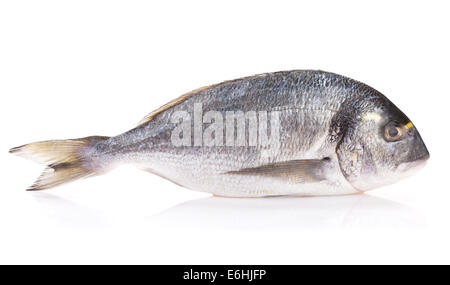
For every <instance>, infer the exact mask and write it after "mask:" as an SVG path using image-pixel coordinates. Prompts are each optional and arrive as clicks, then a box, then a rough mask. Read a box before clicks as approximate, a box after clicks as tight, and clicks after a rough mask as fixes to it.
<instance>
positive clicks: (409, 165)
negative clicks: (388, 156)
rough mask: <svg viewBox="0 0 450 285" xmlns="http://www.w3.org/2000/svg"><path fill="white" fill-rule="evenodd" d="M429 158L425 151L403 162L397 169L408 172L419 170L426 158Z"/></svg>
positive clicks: (424, 163)
mask: <svg viewBox="0 0 450 285" xmlns="http://www.w3.org/2000/svg"><path fill="white" fill-rule="evenodd" d="M429 158H430V154H429V153H426V154H424V155H423V156H421V157H419V158H417V159H415V160H413V161H409V162H405V163H402V164H400V165H399V166H398V167H397V169H398V170H400V171H401V172H409V171H413V170H416V171H417V170H419V169H422V168H423V167H424V166H425V165H426V162H427V160H428V159H429Z"/></svg>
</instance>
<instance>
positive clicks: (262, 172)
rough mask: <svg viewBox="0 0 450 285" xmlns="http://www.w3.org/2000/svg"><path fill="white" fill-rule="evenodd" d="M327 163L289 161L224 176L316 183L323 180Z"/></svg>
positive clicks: (323, 160)
mask: <svg viewBox="0 0 450 285" xmlns="http://www.w3.org/2000/svg"><path fill="white" fill-rule="evenodd" d="M329 161H330V159H329V158H323V159H305V160H290V161H283V162H277V163H271V164H266V165H262V166H258V167H253V168H242V169H240V170H236V171H229V172H226V174H233V175H247V176H261V177H271V178H274V179H281V180H285V181H286V180H287V181H289V182H291V183H307V182H318V181H321V180H324V179H325V177H324V167H326V165H327V164H329Z"/></svg>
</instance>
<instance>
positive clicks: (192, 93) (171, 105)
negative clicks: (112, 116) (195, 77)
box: [138, 84, 217, 125]
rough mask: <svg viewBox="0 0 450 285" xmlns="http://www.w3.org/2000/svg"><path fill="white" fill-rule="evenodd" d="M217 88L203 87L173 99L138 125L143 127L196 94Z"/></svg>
mask: <svg viewBox="0 0 450 285" xmlns="http://www.w3.org/2000/svg"><path fill="white" fill-rule="evenodd" d="M215 86H217V84H216V85H211V86H205V87H201V88H198V89H195V90H192V91H191V92H188V93H186V94H183V95H181V96H180V97H178V98H175V99H173V100H172V101H170V102H169V103H167V104H164V105H163V106H161V107H159V108H158V109H156V110H155V111H153V112H151V113H150V114H148V115H147V116H145V117H144V118H143V119H142V120H141V121H140V122H139V124H138V125H142V124H145V123H147V122H150V121H151V120H153V118H155V117H156V116H157V115H159V114H161V113H162V112H164V111H166V110H167V109H170V108H172V107H173V106H175V105H178V104H180V103H181V102H183V101H185V100H187V99H188V98H190V97H192V96H194V95H195V94H198V93H200V92H202V91H205V90H208V89H210V88H213V87H215Z"/></svg>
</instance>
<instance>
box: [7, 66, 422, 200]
mask: <svg viewBox="0 0 450 285" xmlns="http://www.w3.org/2000/svg"><path fill="white" fill-rule="evenodd" d="M49 142H52V144H50V145H52V146H53V147H54V148H55V146H56V149H58V146H59V145H61V149H67V144H70V145H74V144H75V145H74V146H73V147H72V148H73V151H71V152H69V153H68V154H64V155H65V156H66V157H67V156H68V157H69V158H63V157H55V155H53V156H52V155H51V154H50V153H51V152H50V151H48V146H49ZM39 144H40V145H39ZM63 146H66V147H63ZM12 151H13V152H17V153H18V154H21V155H24V156H27V157H31V158H36V157H37V156H39V154H40V156H41V157H46V156H47V158H46V159H44V161H43V162H44V163H46V164H47V165H49V167H48V170H49V171H47V172H50V174H46V172H44V174H43V176H41V178H40V179H38V181H37V182H36V183H35V185H33V186H32V187H31V190H39V189H45V188H49V187H52V186H56V185H58V184H61V183H63V182H66V181H70V180H74V179H77V178H81V177H86V176H90V175H92V174H100V173H103V172H105V171H106V170H108V169H110V168H111V167H113V166H114V165H117V164H120V163H128V164H133V165H136V166H138V167H140V168H142V169H144V170H147V171H149V172H152V173H154V174H157V175H159V176H162V177H164V178H167V179H169V180H171V181H173V182H175V183H177V184H179V185H182V186H184V187H186V188H189V189H192V190H197V191H204V192H209V193H212V194H215V195H219V196H231V197H261V196H278V195H302V196H307V195H332V194H351V193H360V192H363V191H367V190H370V189H373V188H376V187H378V186H382V185H385V184H389V183H393V182H395V181H397V180H398V179H400V178H401V177H403V176H406V175H408V174H409V172H411V170H414V169H417V168H418V167H419V166H422V165H423V162H424V161H425V160H426V159H427V158H428V157H429V154H428V151H427V149H426V147H425V145H424V143H423V141H422V139H421V137H420V135H419V133H418V131H417V130H416V128H415V127H414V125H413V124H412V123H411V122H410V120H409V119H408V118H407V117H406V116H405V115H404V114H403V113H402V112H401V111H400V110H399V109H398V108H397V107H396V106H395V105H394V104H392V103H391V102H390V101H389V100H388V99H387V98H386V97H385V96H383V95H382V94H381V93H379V92H378V91H376V90H375V89H373V88H371V87H369V86H367V85H365V84H363V83H361V82H358V81H355V80H352V79H350V78H347V77H344V76H341V75H337V74H333V73H328V72H323V71H312V70H295V71H284V72H275V73H266V74H261V75H255V76H251V77H246V78H241V79H236V80H231V81H226V82H223V83H220V84H217V85H213V86H209V87H204V88H201V89H198V90H194V91H192V92H189V93H187V94H185V95H183V96H181V97H180V98H178V99H175V100H174V101H171V102H169V103H168V104H166V105H165V106H163V107H161V108H160V109H158V110H156V111H154V112H152V113H151V114H150V115H149V116H147V117H146V118H145V119H144V120H143V121H142V122H141V124H139V125H138V126H137V127H135V128H134V129H131V130H130V131H128V132H125V133H123V134H121V135H118V136H115V137H90V138H84V139H78V140H65V141H48V142H40V143H35V144H29V145H25V146H22V147H18V148H14V149H12ZM74 169H75V170H76V169H78V170H77V171H74ZM58 171H60V173H61V175H59V176H61V177H58V178H54V176H58V175H56V174H58ZM64 172H67V173H64ZM54 180H56V181H54Z"/></svg>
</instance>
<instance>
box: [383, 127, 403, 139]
mask: <svg viewBox="0 0 450 285" xmlns="http://www.w3.org/2000/svg"><path fill="white" fill-rule="evenodd" d="M384 138H385V139H386V140H387V141H388V142H395V141H398V140H400V139H402V138H403V128H401V127H400V126H398V125H395V124H392V123H389V124H387V125H386V126H385V127H384Z"/></svg>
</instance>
